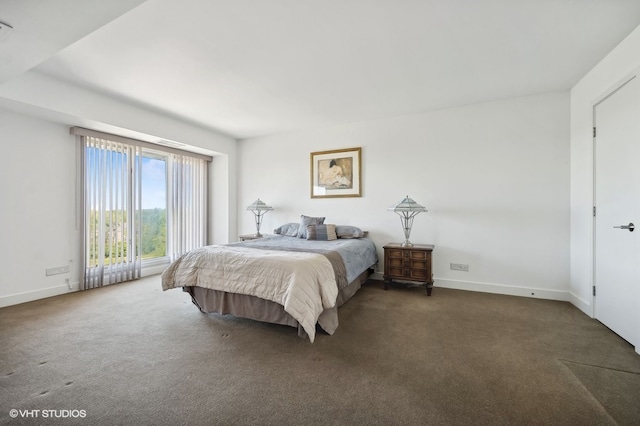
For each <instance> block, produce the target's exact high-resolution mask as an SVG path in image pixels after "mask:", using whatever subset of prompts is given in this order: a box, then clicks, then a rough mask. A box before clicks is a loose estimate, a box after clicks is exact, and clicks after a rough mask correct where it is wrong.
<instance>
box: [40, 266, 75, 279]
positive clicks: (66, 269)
mask: <svg viewBox="0 0 640 426" xmlns="http://www.w3.org/2000/svg"><path fill="white" fill-rule="evenodd" d="M69 271H70V269H69V265H64V266H57V267H55V268H49V269H47V270H46V271H45V274H46V275H47V277H48V276H50V275H58V274H66V273H68V272H69Z"/></svg>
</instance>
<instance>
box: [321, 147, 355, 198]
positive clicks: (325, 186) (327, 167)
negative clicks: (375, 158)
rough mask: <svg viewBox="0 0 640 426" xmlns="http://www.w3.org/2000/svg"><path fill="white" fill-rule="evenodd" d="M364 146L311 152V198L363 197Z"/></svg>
mask: <svg viewBox="0 0 640 426" xmlns="http://www.w3.org/2000/svg"><path fill="white" fill-rule="evenodd" d="M361 151H362V148H360V147H358V148H348V149H337V150H333V151H320V152H312V153H311V198H333V197H361V196H362V182H361V167H360V154H361Z"/></svg>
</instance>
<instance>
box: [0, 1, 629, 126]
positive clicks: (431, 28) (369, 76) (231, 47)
mask: <svg viewBox="0 0 640 426" xmlns="http://www.w3.org/2000/svg"><path fill="white" fill-rule="evenodd" d="M5 3H7V4H10V5H13V6H14V9H15V8H17V5H22V6H23V8H24V9H26V11H23V13H27V14H28V13H29V9H31V10H32V11H33V16H36V15H37V14H38V13H41V12H42V11H41V10H40V9H42V8H43V7H45V6H44V5H45V4H47V5H49V8H51V5H52V4H55V16H52V18H55V19H57V20H58V22H57V25H55V26H51V25H50V26H48V27H47V28H48V32H47V33H46V34H45V33H43V34H40V37H41V38H43V39H44V40H50V42H49V43H45V44H46V47H47V48H46V49H44V48H43V49H41V50H42V52H40V51H38V52H33V51H31V50H28V49H27V48H25V47H23V48H22V50H20V44H16V37H17V34H18V35H19V34H20V33H21V32H24V33H27V34H28V33H29V31H32V30H34V28H31V26H33V25H38V24H40V25H41V24H42V20H32V21H34V22H29V20H28V19H23V22H21V21H20V19H16V17H15V16H10V15H11V13H10V12H11V8H9V9H5ZM139 3H141V4H140V5H139V6H138V7H135V6H136V5H137V4H139ZM79 5H84V9H86V10H84V11H82V12H77V11H75V10H72V8H76V7H78V6H79ZM87 5H91V7H88V6H87ZM133 7H135V8H133ZM92 8H95V9H92ZM131 8H133V9H132V10H129V9H131ZM118 14H121V16H119V17H117V18H116V19H113V18H114V16H117V15H118ZM45 16H46V14H45ZM112 19H113V20H112ZM0 21H4V22H6V23H8V24H10V25H12V26H13V27H14V30H13V32H11V33H10V34H9V35H8V37H6V38H5V40H4V41H2V42H0V54H2V52H3V51H2V49H3V48H5V49H8V47H6V45H7V44H9V47H10V48H13V49H14V50H13V51H14V53H15V52H21V54H22V55H24V56H25V57H27V58H29V60H24V61H23V62H24V63H21V66H15V64H14V66H13V68H12V67H11V64H6V63H4V62H3V63H0V82H3V81H6V80H7V79H8V78H11V76H12V75H15V74H16V73H18V72H23V71H25V70H26V69H28V68H29V67H30V66H33V65H36V64H37V63H39V62H41V63H40V64H39V65H37V66H36V67H35V68H34V70H35V71H37V72H41V73H44V74H47V75H49V76H53V77H55V78H59V79H63V80H66V81H68V82H71V83H74V84H78V85H81V86H84V87H86V88H89V89H93V90H96V91H99V92H101V93H104V94H108V95H111V96H114V97H117V98H121V99H124V100H126V101H128V102H132V103H135V104H137V105H141V106H144V107H147V108H150V109H153V110H156V111H160V112H163V113H165V114H169V115H171V116H174V117H179V118H181V119H183V120H186V121H189V122H192V123H196V124H198V125H200V126H204V127H207V128H211V129H215V130H217V131H220V132H223V133H226V134H228V135H231V136H233V137H236V138H247V137H253V136H260V135H268V134H275V133H281V132H288V131H294V130H300V129H304V128H310V127H319V126H329V125H336V124H343V123H348V122H357V121H364V120H375V119H378V118H381V117H390V116H398V115H404V114H412V113H418V112H423V111H428V110H434V109H441V108H447V107H452V106H459V105H465V104H471V103H477V102H483V101H489V100H494V99H501V98H508V97H514V96H523V95H529V94H535V93H542V92H549V91H557V90H568V89H569V88H571V87H572V86H573V85H574V84H575V83H576V82H577V81H578V80H579V79H580V78H581V77H582V76H584V75H585V74H586V73H587V72H588V71H589V70H590V69H591V68H592V67H594V66H595V65H596V64H597V63H598V62H599V61H600V60H601V59H602V58H603V57H604V56H605V55H606V54H607V53H608V52H610V51H611V50H612V49H613V48H614V47H615V46H616V45H617V44H618V43H619V42H620V41H622V39H623V38H624V37H626V36H627V35H628V34H629V33H630V32H631V31H632V30H633V29H634V28H636V27H637V26H638V25H639V24H640V0H179V1H178V0H149V1H146V2H141V1H140V0H138V1H136V0H129V1H126V0H120V1H109V2H104V1H98V0H91V1H82V0H75V1H74V0H66V1H64V0H48V1H46V2H45V1H38V0H31V1H18V0H15V1H5V0H0ZM23 24H24V25H25V26H26V27H24V28H23V27H22V25H23ZM47 24H49V22H47ZM92 29H95V31H93V32H91V33H89V32H90V30H92ZM87 34H88V35H87ZM32 38H34V37H32ZM74 40H77V41H75V43H73V41H74ZM27 41H28V40H27ZM31 42H32V43H33V40H31ZM20 43H26V42H25V41H21V42H20ZM67 45H68V47H66V48H64V47H65V46H67ZM23 46H26V45H23ZM35 53H38V54H39V55H36V54H35ZM14 56H16V57H21V56H20V55H17V54H15V55H14ZM30 56H32V57H30ZM36 59H38V61H37V62H34V61H36ZM16 61H17V59H16ZM43 61H44V62H43ZM14 62H15V61H14Z"/></svg>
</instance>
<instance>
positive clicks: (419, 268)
mask: <svg viewBox="0 0 640 426" xmlns="http://www.w3.org/2000/svg"><path fill="white" fill-rule="evenodd" d="M433 247H434V246H433V245H431V244H414V245H412V246H408V247H403V246H402V244H398V243H389V244H387V245H385V246H384V289H385V290H387V289H388V288H389V284H391V282H392V281H393V280H394V279H396V280H402V281H412V282H419V283H423V284H424V286H425V289H426V290H427V296H431V290H432V289H433V274H432V273H431V252H432V251H433Z"/></svg>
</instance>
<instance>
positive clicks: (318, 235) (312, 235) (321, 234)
mask: <svg viewBox="0 0 640 426" xmlns="http://www.w3.org/2000/svg"><path fill="white" fill-rule="evenodd" d="M337 239H338V236H337V235H336V226H335V225H307V240H318V241H333V240H337Z"/></svg>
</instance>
